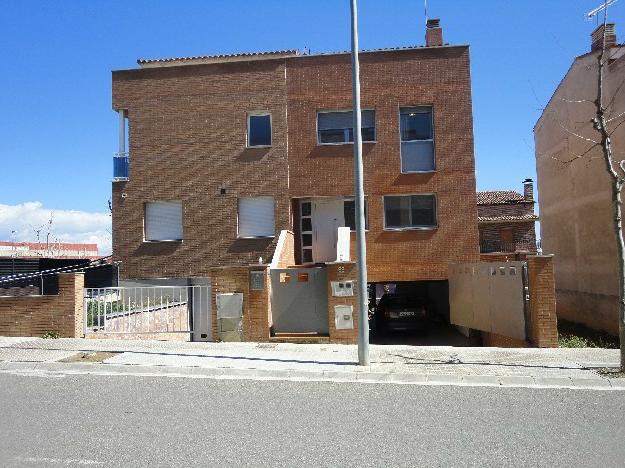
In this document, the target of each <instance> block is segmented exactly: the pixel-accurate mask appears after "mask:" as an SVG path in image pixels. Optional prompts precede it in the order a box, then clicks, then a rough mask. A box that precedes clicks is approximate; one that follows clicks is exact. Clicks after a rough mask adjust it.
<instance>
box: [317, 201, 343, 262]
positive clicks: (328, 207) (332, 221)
mask: <svg viewBox="0 0 625 468" xmlns="http://www.w3.org/2000/svg"><path fill="white" fill-rule="evenodd" d="M312 224H313V260H314V261H315V262H334V261H336V241H337V236H338V228H339V227H341V226H345V215H344V214H343V199H342V198H319V199H313V201H312Z"/></svg>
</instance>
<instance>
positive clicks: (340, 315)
mask: <svg viewBox="0 0 625 468" xmlns="http://www.w3.org/2000/svg"><path fill="white" fill-rule="evenodd" d="M334 326H335V327H336V329H337V330H352V329H353V328H354V307H353V306H350V305H335V306H334Z"/></svg>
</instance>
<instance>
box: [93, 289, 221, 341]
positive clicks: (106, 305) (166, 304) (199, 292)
mask: <svg viewBox="0 0 625 468" xmlns="http://www.w3.org/2000/svg"><path fill="white" fill-rule="evenodd" d="M84 301H85V302H84V311H85V330H84V332H85V334H87V333H104V334H117V333H127V334H137V335H140V334H154V333H192V332H194V331H197V330H200V329H201V330H202V331H203V333H204V334H207V333H209V330H210V313H209V312H208V311H210V294H209V287H208V286H203V285H196V286H141V287H116V288H88V289H85V295H84Z"/></svg>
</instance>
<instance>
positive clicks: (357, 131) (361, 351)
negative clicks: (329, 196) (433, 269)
mask: <svg viewBox="0 0 625 468" xmlns="http://www.w3.org/2000/svg"><path fill="white" fill-rule="evenodd" d="M350 6H351V13H352V106H353V108H352V113H353V115H354V195H355V198H356V269H357V271H358V281H357V288H356V293H357V295H358V364H360V365H361V366H368V365H369V294H368V291H367V247H366V244H365V191H364V188H363V169H362V133H361V120H362V116H361V111H360V65H359V63H358V9H357V5H356V0H350Z"/></svg>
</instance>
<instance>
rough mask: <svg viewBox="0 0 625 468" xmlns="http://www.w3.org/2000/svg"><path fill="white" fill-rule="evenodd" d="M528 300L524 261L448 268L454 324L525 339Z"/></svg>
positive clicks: (462, 265) (466, 264)
mask: <svg viewBox="0 0 625 468" xmlns="http://www.w3.org/2000/svg"><path fill="white" fill-rule="evenodd" d="M528 300H529V296H528V288H527V264H526V263H525V262H496V263H463V264H452V265H449V305H450V321H451V323H453V324H454V325H460V326H463V327H468V328H473V329H475V330H482V331H486V332H490V333H496V334H498V335H503V336H508V337H511V338H516V339H520V340H524V339H526V337H527V336H528V333H527V324H528V323H529V320H527V313H528V307H527V303H528Z"/></svg>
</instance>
